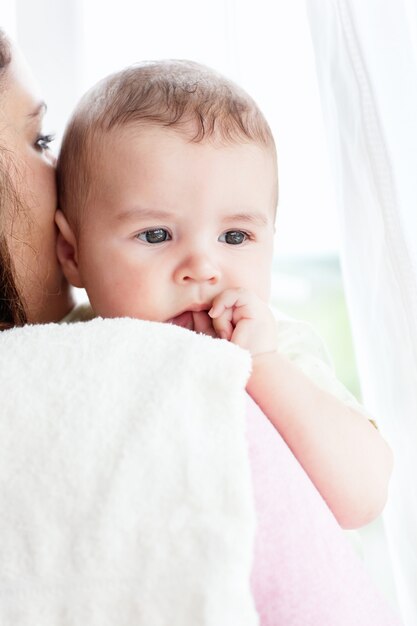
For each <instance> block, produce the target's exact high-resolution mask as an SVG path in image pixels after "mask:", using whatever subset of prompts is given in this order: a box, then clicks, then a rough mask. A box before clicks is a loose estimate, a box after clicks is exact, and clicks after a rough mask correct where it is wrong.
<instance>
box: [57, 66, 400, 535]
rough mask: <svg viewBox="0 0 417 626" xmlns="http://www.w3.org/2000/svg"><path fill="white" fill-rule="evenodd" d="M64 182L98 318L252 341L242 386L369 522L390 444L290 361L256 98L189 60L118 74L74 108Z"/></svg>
mask: <svg viewBox="0 0 417 626" xmlns="http://www.w3.org/2000/svg"><path fill="white" fill-rule="evenodd" d="M58 184H59V195H60V210H59V211H58V212H57V216H56V223H57V225H58V229H59V236H58V257H59V259H60V262H61V264H62V267H63V269H64V272H65V275H66V277H67V279H68V280H69V281H70V282H71V283H72V284H73V285H75V286H77V287H84V288H85V289H86V291H87V293H88V296H89V300H90V303H91V308H92V312H91V313H89V314H87V317H89V316H92V315H98V316H102V317H122V316H128V317H134V318H139V319H146V320H151V321H152V320H153V321H156V322H165V323H171V324H177V325H180V326H183V327H185V328H187V329H190V330H192V331H197V332H201V333H206V334H209V335H212V336H213V337H220V338H222V339H225V340H227V341H232V342H234V343H236V344H238V345H239V346H241V347H242V348H245V349H247V350H249V351H250V352H251V354H252V359H253V370H252V374H251V377H250V379H249V382H248V385H247V391H248V392H249V394H250V395H251V396H252V397H253V398H254V400H255V401H256V402H257V403H258V404H259V406H260V407H261V408H262V410H263V411H264V413H265V414H266V415H267V417H268V418H269V419H270V421H271V422H272V423H273V425H274V426H275V428H276V429H277V430H278V431H279V432H280V433H281V435H282V436H283V438H284V439H285V441H286V442H287V444H288V445H289V447H290V448H291V449H292V451H293V453H294V454H295V456H296V457H297V458H298V460H299V462H300V463H301V464H302V465H303V467H304V469H305V470H306V472H307V473H308V474H309V476H310V478H311V479H312V481H313V482H314V483H315V485H316V487H317V488H318V490H319V491H320V493H321V494H322V496H323V497H324V499H325V500H326V502H327V503H328V505H329V507H330V508H331V510H332V511H333V513H334V515H335V516H336V518H337V520H338V521H339V523H340V524H341V525H342V526H343V527H345V528H355V527H359V526H361V525H363V524H366V523H368V522H369V521H371V520H372V519H373V518H374V517H375V516H376V515H377V514H378V513H379V512H380V511H381V509H382V507H383V505H384V503H385V500H386V493H387V485H388V480H389V476H390V472H391V465H392V459H391V452H390V450H389V448H388V446H387V445H386V443H385V442H384V440H383V439H382V437H381V436H380V434H379V432H378V431H377V429H375V428H374V426H373V425H372V424H371V422H370V420H368V419H366V415H364V410H363V409H362V408H361V407H360V406H359V405H357V404H356V403H355V401H354V400H352V398H351V397H349V394H348V392H347V391H346V390H344V388H343V386H342V385H340V383H338V381H336V380H335V378H334V375H333V372H332V371H331V369H330V368H329V367H328V366H327V365H326V364H325V363H324V362H323V361H321V360H320V359H319V358H315V357H311V358H310V356H311V355H310V356H309V355H308V354H306V355H303V354H300V355H299V356H300V358H299V359H298V362H299V364H300V367H298V366H297V359H294V358H293V359H292V360H293V361H295V363H294V362H292V361H291V359H290V358H289V357H290V356H292V357H293V356H294V354H293V353H294V345H295V344H296V343H297V335H299V334H300V332H302V333H305V332H306V330H305V327H302V326H301V327H300V325H298V324H297V323H293V324H291V323H290V322H286V321H278V322H277V321H276V319H275V317H274V314H273V313H272V311H271V308H270V306H269V303H268V302H269V295H270V277H271V263H272V254H273V238H274V221H275V213H276V206H277V196H278V180H277V159H276V150H275V144H274V140H273V137H272V134H271V131H270V128H269V126H268V124H267V122H266V120H265V118H264V117H263V115H262V113H261V112H260V110H259V108H258V107H257V105H256V104H255V102H254V101H253V100H252V99H251V98H250V97H249V96H248V94H246V93H245V92H244V91H243V90H242V89H240V88H239V87H237V86H236V85H235V84H233V83H232V82H230V81H229V80H227V79H225V78H224V77H222V76H221V75H219V74H217V73H215V72H214V71H212V70H210V69H209V68H206V67H203V66H201V65H199V64H196V63H192V62H188V61H162V62H150V63H144V64H140V65H136V66H133V67H130V68H127V69H125V70H123V71H121V72H118V73H116V74H113V75H111V76H109V77H107V78H105V79H104V80H102V81H101V82H99V83H98V84H97V85H96V86H94V87H93V88H92V89H91V90H90V91H89V92H87V94H86V95H85V96H84V97H83V99H82V100H81V102H80V104H79V105H78V107H77V108H76V110H75V112H74V114H73V117H72V119H71V120H70V123H69V125H68V128H67V130H66V133H65V137H64V140H63V144H62V149H61V154H60V157H59V162H58ZM79 317H81V316H79ZM84 318H85V314H84ZM72 319H74V315H72ZM75 319H77V313H75ZM282 327H284V328H285V339H283V335H282V332H281V328H282ZM300 328H301V331H300ZM309 332H310V331H308V333H309ZM308 333H307V334H308ZM312 342H313V344H314V342H315V339H314V338H313V340H312ZM307 343H308V340H307ZM310 343H311V337H310ZM284 344H285V345H284ZM302 351H303V349H301V351H300V353H302ZM309 359H310V362H311V363H313V367H310V371H308V368H306V367H303V366H302V365H303V362H304V363H305V362H309ZM312 359H313V360H312ZM314 359H315V360H314ZM303 369H304V370H305V371H306V373H304V372H303Z"/></svg>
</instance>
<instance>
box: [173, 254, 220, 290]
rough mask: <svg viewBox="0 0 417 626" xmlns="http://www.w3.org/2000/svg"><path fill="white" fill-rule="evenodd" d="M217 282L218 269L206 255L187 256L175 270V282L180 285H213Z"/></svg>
mask: <svg viewBox="0 0 417 626" xmlns="http://www.w3.org/2000/svg"><path fill="white" fill-rule="evenodd" d="M219 280H220V270H219V268H218V267H216V264H215V263H213V262H212V260H211V259H210V257H209V256H208V255H205V254H201V253H199V252H196V253H194V254H192V255H189V256H188V257H187V258H186V259H184V261H183V262H181V263H179V264H178V266H177V268H176V270H175V281H176V282H177V283H180V284H184V283H187V282H192V281H194V282H199V283H200V282H204V283H209V284H211V285H215V284H216V283H218V282H219Z"/></svg>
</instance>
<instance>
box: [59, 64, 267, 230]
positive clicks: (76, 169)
mask: <svg viewBox="0 0 417 626" xmlns="http://www.w3.org/2000/svg"><path fill="white" fill-rule="evenodd" d="M128 125H139V126H140V125H142V126H149V125H151V126H152V125H153V126H159V127H167V128H170V129H173V130H174V131H176V132H178V133H180V134H181V135H183V136H185V137H186V138H187V139H188V140H189V141H191V142H201V141H206V140H213V141H215V142H223V143H240V142H241V143H245V142H255V143H258V144H260V145H263V146H266V147H267V148H269V149H270V150H271V152H272V153H273V154H274V156H275V143H274V139H273V136H272V133H271V130H270V128H269V125H268V123H267V121H266V119H265V117H264V116H263V114H262V112H261V111H260V109H259V107H258V106H257V104H256V103H255V102H254V100H253V99H252V98H251V97H250V96H249V95H248V94H247V93H246V92H245V91H244V90H243V89H242V88H240V87H239V86H238V85H236V84H235V83H233V82H232V81H230V80H228V79H227V78H225V77H224V76H222V75H221V74H218V73H217V72H215V71H214V70H212V69H211V68H209V67H206V66H204V65H200V64H199V63H194V62H192V61H185V60H166V61H147V62H143V63H140V64H136V65H133V66H130V67H128V68H126V69H124V70H122V71H120V72H116V73H115V74H112V75H110V76H108V77H106V78H104V79H103V80H101V81H100V82H99V83H97V84H96V85H95V86H94V87H92V88H91V89H90V90H89V91H88V92H87V93H86V94H85V96H84V97H83V98H82V99H81V101H80V103H79V105H78V106H77V108H76V109H75V112H74V114H73V116H72V118H71V120H70V122H69V124H68V126H67V129H66V132H65V135H64V139H63V142H62V146H61V152H60V156H59V159H58V166H57V174H58V193H59V205H60V207H61V209H62V210H63V211H64V212H65V213H66V215H67V217H69V218H70V219H71V221H72V225H73V226H74V227H75V228H76V229H77V228H78V227H79V222H80V217H81V215H82V211H83V207H84V206H85V203H86V201H87V197H88V194H89V192H91V189H92V187H93V184H94V170H95V167H94V166H95V163H96V156H97V153H98V152H99V150H100V147H101V145H102V144H101V141H102V140H103V137H104V136H105V134H106V133H108V132H110V131H112V129H117V128H121V127H125V126H128Z"/></svg>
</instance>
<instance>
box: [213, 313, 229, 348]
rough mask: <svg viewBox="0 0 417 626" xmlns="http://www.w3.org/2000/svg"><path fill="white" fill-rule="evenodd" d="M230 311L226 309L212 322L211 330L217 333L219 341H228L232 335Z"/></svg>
mask: <svg viewBox="0 0 417 626" xmlns="http://www.w3.org/2000/svg"><path fill="white" fill-rule="evenodd" d="M231 313H232V309H226V311H224V313H223V315H220V317H216V318H214V319H213V320H212V324H213V328H214V330H215V331H216V333H217V336H218V337H220V338H221V339H227V341H230V340H231V338H232V335H233V329H234V327H233V324H232V319H231V317H232V316H231Z"/></svg>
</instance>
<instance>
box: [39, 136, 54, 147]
mask: <svg viewBox="0 0 417 626" xmlns="http://www.w3.org/2000/svg"><path fill="white" fill-rule="evenodd" d="M54 139H55V135H54V134H49V135H38V136H37V137H36V141H35V146H36V147H37V148H39V149H40V150H47V149H48V148H49V145H50V144H51V143H52V142H53V140H54Z"/></svg>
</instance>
